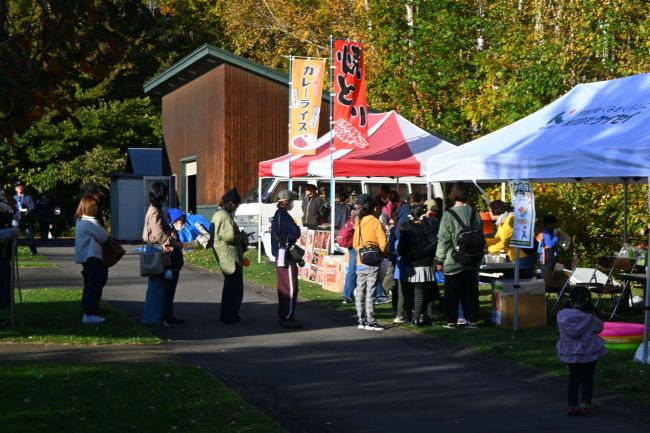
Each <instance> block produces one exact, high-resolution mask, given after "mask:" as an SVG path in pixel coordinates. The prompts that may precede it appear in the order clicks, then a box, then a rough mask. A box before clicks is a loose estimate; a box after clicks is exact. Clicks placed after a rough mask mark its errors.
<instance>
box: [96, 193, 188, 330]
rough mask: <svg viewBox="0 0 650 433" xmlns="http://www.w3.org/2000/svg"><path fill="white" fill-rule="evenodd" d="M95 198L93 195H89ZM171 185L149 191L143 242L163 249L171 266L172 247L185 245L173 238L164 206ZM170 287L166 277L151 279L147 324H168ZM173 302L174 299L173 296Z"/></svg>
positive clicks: (145, 312)
mask: <svg viewBox="0 0 650 433" xmlns="http://www.w3.org/2000/svg"><path fill="white" fill-rule="evenodd" d="M89 197H91V196H89ZM167 198H168V190H167V185H166V184H164V183H162V182H156V183H154V184H153V185H151V189H149V208H148V209H147V214H146V215H145V217H144V228H143V230H142V241H143V242H144V243H145V244H147V245H158V246H160V247H161V248H162V249H163V252H164V260H163V263H164V264H165V265H168V264H169V253H170V252H171V250H172V247H179V248H182V244H180V243H179V242H178V241H176V240H175V239H173V238H172V237H171V236H170V235H169V234H170V229H169V227H170V225H169V218H168V216H167V212H165V211H164V210H163V205H164V204H165V203H167ZM169 290H170V285H169V284H168V283H167V280H165V274H164V273H162V274H160V275H151V276H149V279H148V284H147V293H146V295H145V298H144V308H143V310H142V323H143V324H145V325H164V323H163V321H164V317H163V304H164V302H165V299H166V298H167V299H169V296H170V294H169ZM172 299H173V296H172Z"/></svg>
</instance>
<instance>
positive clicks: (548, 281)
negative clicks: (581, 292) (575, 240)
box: [544, 257, 579, 316]
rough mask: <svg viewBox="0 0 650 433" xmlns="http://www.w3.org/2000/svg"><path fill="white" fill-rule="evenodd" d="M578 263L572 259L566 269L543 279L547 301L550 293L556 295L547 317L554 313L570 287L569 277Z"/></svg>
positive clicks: (575, 258)
mask: <svg viewBox="0 0 650 433" xmlns="http://www.w3.org/2000/svg"><path fill="white" fill-rule="evenodd" d="M578 263H579V260H578V258H577V257H574V258H573V259H571V265H570V267H569V268H568V269H567V268H564V269H562V270H561V271H559V272H555V271H554V272H553V273H552V274H551V275H550V276H547V277H546V278H545V279H544V287H545V290H546V298H547V299H548V297H549V295H550V294H551V293H557V299H556V300H555V302H554V303H553V307H552V308H551V310H550V311H549V313H548V315H549V316H551V315H552V314H553V311H555V309H556V308H557V307H558V306H559V305H560V301H561V300H562V297H563V296H564V294H565V293H566V291H567V289H568V288H569V287H570V286H571V277H573V274H574V272H575V271H576V268H577V267H578ZM549 277H550V278H549Z"/></svg>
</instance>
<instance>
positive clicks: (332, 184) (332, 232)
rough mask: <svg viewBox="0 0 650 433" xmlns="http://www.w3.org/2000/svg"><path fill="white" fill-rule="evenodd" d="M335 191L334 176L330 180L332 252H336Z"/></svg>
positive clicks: (330, 249)
mask: <svg viewBox="0 0 650 433" xmlns="http://www.w3.org/2000/svg"><path fill="white" fill-rule="evenodd" d="M334 191H336V179H335V178H334V176H332V181H331V182H330V242H329V251H330V254H334V230H335V229H336V227H334V217H335V216H336V209H335V207H336V197H335V196H334Z"/></svg>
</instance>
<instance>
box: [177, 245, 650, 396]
mask: <svg viewBox="0 0 650 433" xmlns="http://www.w3.org/2000/svg"><path fill="white" fill-rule="evenodd" d="M247 255H248V257H249V258H250V260H251V265H250V266H249V267H247V268H244V278H245V279H247V280H250V281H254V282H256V283H259V284H263V285H266V286H269V287H275V284H276V280H275V268H274V267H273V265H271V264H270V263H267V262H264V261H263V263H260V264H258V263H257V252H256V251H255V250H250V251H249V252H248V253H247ZM263 259H264V260H265V257H263ZM186 262H187V263H188V264H192V265H195V266H198V267H201V268H204V269H210V270H218V265H217V264H216V262H215V260H214V256H213V254H212V252H211V251H201V250H197V251H193V252H191V253H188V254H187V255H186ZM299 284H300V297H301V298H302V299H303V300H305V301H308V302H315V303H318V304H320V305H323V306H325V307H327V308H332V309H335V310H339V311H347V312H350V313H352V312H354V305H344V304H341V295H340V294H339V293H333V292H328V291H326V290H323V289H322V288H321V287H320V286H319V285H317V284H313V283H309V282H306V281H300V283H299ZM441 289H442V288H441ZM636 290H637V292H635V293H634V294H639V293H638V290H639V289H636ZM554 300H555V299H554V298H551V299H549V301H548V309H549V310H550V308H551V306H552V302H553V301H554ZM480 301H481V319H483V320H482V321H483V322H484V323H485V324H484V325H482V326H481V327H480V328H479V329H471V330H470V329H462V328H459V329H454V330H450V329H445V328H442V327H441V326H428V327H422V328H415V327H412V326H410V325H402V326H404V327H405V328H408V329H411V330H412V331H414V332H421V333H423V334H426V335H431V336H435V337H438V338H441V339H445V340H448V341H451V342H453V343H455V344H458V345H460V346H464V347H471V348H474V349H477V350H480V351H483V352H488V353H491V354H493V355H495V356H498V357H500V358H503V359H507V360H509V361H513V362H516V363H518V364H522V365H527V366H530V367H534V368H538V369H540V370H543V371H546V372H549V373H553V374H557V375H560V376H565V375H566V374H567V372H566V366H565V365H564V364H563V363H561V362H560V361H559V360H558V359H557V357H556V354H555V343H556V342H557V338H558V333H557V328H556V327H555V325H554V324H550V325H549V326H546V327H544V328H532V329H520V330H519V331H517V332H513V331H512V330H509V329H503V328H498V327H495V326H492V325H491V324H490V322H489V318H490V315H491V308H492V304H491V291H490V288H489V286H487V285H486V286H482V287H481V292H480ZM602 307H603V309H604V310H605V311H609V301H604V303H603V306H602ZM375 312H376V314H377V317H378V318H379V320H380V321H383V322H384V323H389V322H390V321H392V311H391V306H390V304H384V305H378V306H376V307H375ZM617 320H620V321H630V322H639V323H640V322H642V321H643V318H642V312H641V311H640V309H639V308H635V309H634V310H633V312H632V313H630V314H628V315H625V316H623V317H622V318H620V319H617ZM633 355H634V353H633V352H615V351H610V352H609V354H608V355H607V356H606V357H605V358H603V359H602V360H601V361H599V363H598V372H597V375H596V382H597V386H602V387H605V388H608V389H610V390H612V391H615V392H617V393H619V394H621V395H623V396H626V397H628V398H630V399H632V400H636V401H639V402H643V403H645V404H650V366H647V365H640V364H635V363H633V362H632V357H633Z"/></svg>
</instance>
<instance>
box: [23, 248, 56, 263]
mask: <svg viewBox="0 0 650 433" xmlns="http://www.w3.org/2000/svg"><path fill="white" fill-rule="evenodd" d="M18 267H19V268H56V264H55V263H54V262H52V261H50V259H48V258H47V257H46V256H42V255H40V254H37V255H35V256H32V255H31V253H30V252H29V247H26V246H18Z"/></svg>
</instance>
